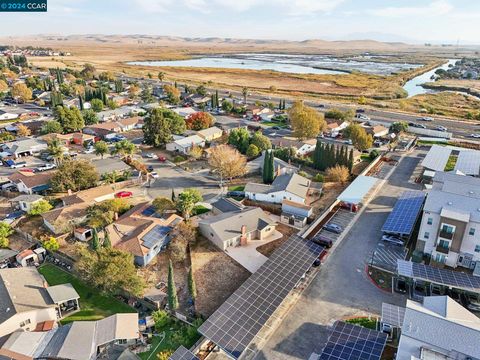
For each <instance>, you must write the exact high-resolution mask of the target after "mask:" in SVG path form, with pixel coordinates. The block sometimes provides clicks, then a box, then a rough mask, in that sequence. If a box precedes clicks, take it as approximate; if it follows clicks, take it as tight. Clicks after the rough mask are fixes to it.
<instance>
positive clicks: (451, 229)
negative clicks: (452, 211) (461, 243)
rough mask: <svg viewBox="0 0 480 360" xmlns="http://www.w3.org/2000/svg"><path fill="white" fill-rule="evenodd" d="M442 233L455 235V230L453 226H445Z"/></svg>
mask: <svg viewBox="0 0 480 360" xmlns="http://www.w3.org/2000/svg"><path fill="white" fill-rule="evenodd" d="M442 231H444V232H446V233H447V234H453V232H454V231H455V228H454V227H453V226H451V225H446V224H443V225H442Z"/></svg>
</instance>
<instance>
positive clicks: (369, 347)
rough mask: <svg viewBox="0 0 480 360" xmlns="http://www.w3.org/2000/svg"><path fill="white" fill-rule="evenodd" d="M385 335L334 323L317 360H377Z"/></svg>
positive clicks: (341, 323) (337, 322) (381, 351)
mask: <svg viewBox="0 0 480 360" xmlns="http://www.w3.org/2000/svg"><path fill="white" fill-rule="evenodd" d="M386 342H387V334H385V333H381V332H379V331H375V330H371V329H367V328H364V327H361V326H358V325H353V324H348V323H346V322H343V321H336V322H335V324H334V325H333V332H332V334H331V335H330V337H329V338H328V342H327V345H326V346H325V348H324V349H323V351H322V354H321V355H320V357H319V360H359V359H362V360H379V359H380V357H381V356H382V353H383V348H384V347H385V344H386Z"/></svg>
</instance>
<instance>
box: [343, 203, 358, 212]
mask: <svg viewBox="0 0 480 360" xmlns="http://www.w3.org/2000/svg"><path fill="white" fill-rule="evenodd" d="M340 207H341V208H342V209H345V210H348V211H352V212H357V211H358V205H356V204H351V203H349V202H346V201H341V202H340Z"/></svg>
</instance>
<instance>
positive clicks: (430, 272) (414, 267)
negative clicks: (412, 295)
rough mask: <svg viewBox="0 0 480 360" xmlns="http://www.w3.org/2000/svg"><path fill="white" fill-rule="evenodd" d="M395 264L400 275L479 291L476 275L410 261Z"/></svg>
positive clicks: (479, 286) (479, 279) (478, 280)
mask: <svg viewBox="0 0 480 360" xmlns="http://www.w3.org/2000/svg"><path fill="white" fill-rule="evenodd" d="M397 264H398V265H397V272H398V274H399V275H401V276H406V277H411V278H415V279H418V280H425V281H429V282H432V283H435V284H439V285H446V286H451V287H454V288H459V289H465V290H473V291H475V292H480V278H479V277H477V276H473V275H469V274H465V273H461V272H457V271H452V270H448V269H438V268H435V267H432V266H428V265H423V264H418V263H414V262H411V261H404V260H398V263H397Z"/></svg>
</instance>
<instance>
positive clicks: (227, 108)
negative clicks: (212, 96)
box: [222, 100, 233, 113]
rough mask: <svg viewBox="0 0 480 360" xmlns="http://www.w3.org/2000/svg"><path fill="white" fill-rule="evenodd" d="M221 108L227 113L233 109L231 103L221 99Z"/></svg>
mask: <svg viewBox="0 0 480 360" xmlns="http://www.w3.org/2000/svg"><path fill="white" fill-rule="evenodd" d="M222 110H223V111H225V112H227V113H230V112H232V110H233V104H232V103H231V102H230V101H228V100H223V101H222Z"/></svg>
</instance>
